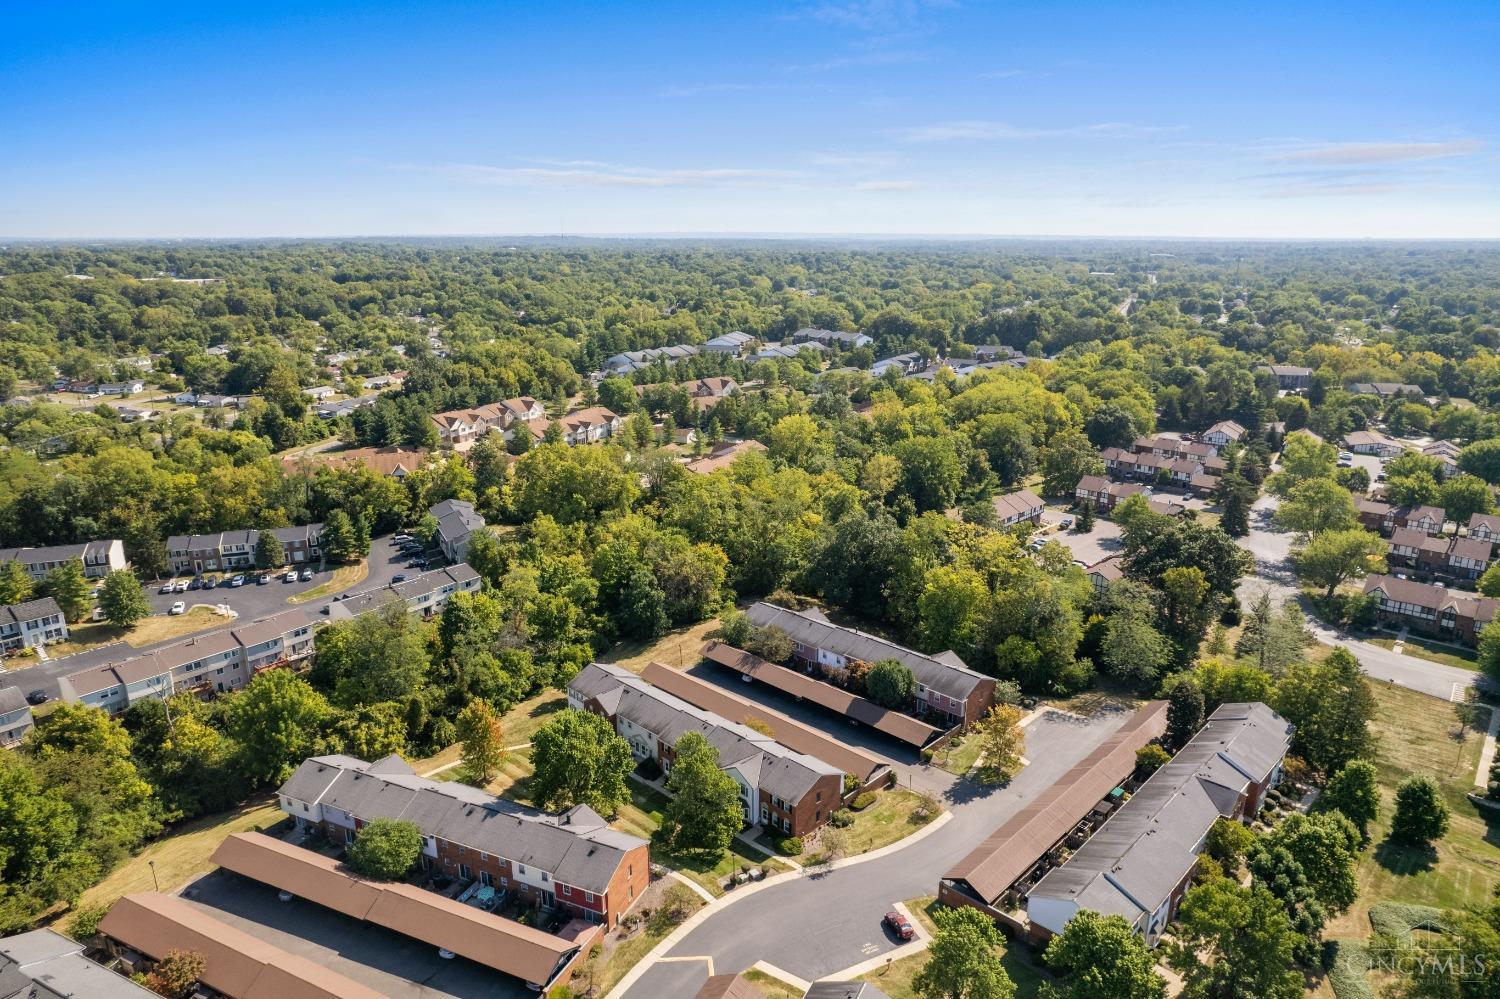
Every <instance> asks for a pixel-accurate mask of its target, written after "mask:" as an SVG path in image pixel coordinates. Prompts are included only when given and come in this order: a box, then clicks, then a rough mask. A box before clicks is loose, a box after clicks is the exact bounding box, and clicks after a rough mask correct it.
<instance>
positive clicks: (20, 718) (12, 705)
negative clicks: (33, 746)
mask: <svg viewBox="0 0 1500 999" xmlns="http://www.w3.org/2000/svg"><path fill="white" fill-rule="evenodd" d="M35 725H36V721H35V719H34V718H32V715H31V705H30V704H27V703H26V696H25V695H24V694H22V693H21V688H19V687H0V749H10V748H12V747H15V746H19V745H20V744H21V740H22V739H24V738H26V733H27V732H30V731H31V730H32V728H34V727H35Z"/></svg>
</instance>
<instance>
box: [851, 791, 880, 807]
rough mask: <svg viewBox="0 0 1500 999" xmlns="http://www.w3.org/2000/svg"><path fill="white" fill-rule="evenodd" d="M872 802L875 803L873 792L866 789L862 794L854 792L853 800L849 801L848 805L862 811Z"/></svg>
mask: <svg viewBox="0 0 1500 999" xmlns="http://www.w3.org/2000/svg"><path fill="white" fill-rule="evenodd" d="M873 804H875V792H874V791H866V792H864V793H863V794H856V795H855V796H854V800H853V801H851V802H850V803H849V807H850V808H852V809H854V810H855V811H856V812H862V811H864V810H865V809H866V808H869V807H870V806H871V805H873Z"/></svg>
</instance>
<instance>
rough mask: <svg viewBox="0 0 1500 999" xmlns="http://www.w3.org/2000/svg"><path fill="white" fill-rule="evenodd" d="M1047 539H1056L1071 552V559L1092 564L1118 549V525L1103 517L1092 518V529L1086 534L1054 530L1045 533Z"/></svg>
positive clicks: (1087, 564)
mask: <svg viewBox="0 0 1500 999" xmlns="http://www.w3.org/2000/svg"><path fill="white" fill-rule="evenodd" d="M1047 540H1048V541H1056V542H1058V543H1059V544H1061V545H1063V546H1064V547H1066V548H1067V549H1068V550H1069V551H1071V552H1072V553H1073V559H1074V561H1077V562H1082V563H1083V564H1084V565H1086V566H1089V565H1093V564H1094V563H1095V562H1098V561H1099V560H1100V559H1103V558H1108V557H1109V556H1111V555H1114V554H1116V553H1117V552H1119V550H1120V525H1119V524H1116V523H1115V522H1114V521H1112V520H1105V519H1104V518H1103V517H1096V518H1095V519H1094V529H1093V530H1092V531H1090V532H1089V533H1088V534H1078V533H1077V532H1075V531H1072V530H1067V531H1061V530H1060V531H1054V532H1053V533H1051V534H1048V535H1047Z"/></svg>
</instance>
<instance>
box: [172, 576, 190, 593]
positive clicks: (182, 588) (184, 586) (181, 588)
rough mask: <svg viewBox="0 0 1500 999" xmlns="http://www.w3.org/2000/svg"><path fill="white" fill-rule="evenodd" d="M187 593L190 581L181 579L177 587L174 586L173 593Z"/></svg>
mask: <svg viewBox="0 0 1500 999" xmlns="http://www.w3.org/2000/svg"><path fill="white" fill-rule="evenodd" d="M187 591H188V581H187V580H185V579H179V580H178V581H177V585H176V586H174V587H172V592H173V593H186V592H187Z"/></svg>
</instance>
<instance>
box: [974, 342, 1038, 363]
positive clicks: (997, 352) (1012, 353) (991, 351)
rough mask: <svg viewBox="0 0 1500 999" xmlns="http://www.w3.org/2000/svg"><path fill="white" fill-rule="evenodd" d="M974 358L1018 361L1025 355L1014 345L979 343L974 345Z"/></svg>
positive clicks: (1023, 358)
mask: <svg viewBox="0 0 1500 999" xmlns="http://www.w3.org/2000/svg"><path fill="white" fill-rule="evenodd" d="M974 359H975V360H977V361H1018V360H1025V359H1026V355H1025V354H1023V353H1021V352H1020V351H1019V350H1017V349H1016V348H1014V347H1006V346H1004V345H997V344H992V343H981V344H976V345H975V346H974Z"/></svg>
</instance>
